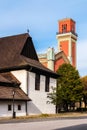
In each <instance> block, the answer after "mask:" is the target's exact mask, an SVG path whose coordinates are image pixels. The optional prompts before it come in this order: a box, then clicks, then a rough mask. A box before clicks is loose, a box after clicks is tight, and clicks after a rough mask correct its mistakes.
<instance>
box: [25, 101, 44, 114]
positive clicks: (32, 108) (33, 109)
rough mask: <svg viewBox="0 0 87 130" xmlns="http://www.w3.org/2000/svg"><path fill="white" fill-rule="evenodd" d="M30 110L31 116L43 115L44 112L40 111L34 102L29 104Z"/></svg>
mask: <svg viewBox="0 0 87 130" xmlns="http://www.w3.org/2000/svg"><path fill="white" fill-rule="evenodd" d="M28 106H29V108H28V113H29V114H42V112H41V111H40V110H39V109H38V107H37V106H36V105H35V104H34V103H33V102H32V101H30V102H29V105H28Z"/></svg>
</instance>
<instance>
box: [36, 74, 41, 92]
mask: <svg viewBox="0 0 87 130" xmlns="http://www.w3.org/2000/svg"><path fill="white" fill-rule="evenodd" d="M35 90H40V75H39V74H36V75H35Z"/></svg>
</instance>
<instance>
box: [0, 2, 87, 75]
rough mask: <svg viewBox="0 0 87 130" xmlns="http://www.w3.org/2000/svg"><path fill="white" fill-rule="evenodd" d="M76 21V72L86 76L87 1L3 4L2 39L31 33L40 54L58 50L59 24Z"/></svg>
mask: <svg viewBox="0 0 87 130" xmlns="http://www.w3.org/2000/svg"><path fill="white" fill-rule="evenodd" d="M63 18H72V19H74V20H75V21H76V32H77V34H78V40H77V69H78V71H79V73H80V75H81V76H85V75H87V0H0V37H4V36H8V35H16V34H20V33H26V32H27V29H29V33H30V35H31V37H32V39H33V42H34V45H35V48H36V50H37V52H39V53H41V52H45V51H46V50H47V48H48V47H54V48H55V49H56V48H57V39H56V32H58V20H60V19H63Z"/></svg>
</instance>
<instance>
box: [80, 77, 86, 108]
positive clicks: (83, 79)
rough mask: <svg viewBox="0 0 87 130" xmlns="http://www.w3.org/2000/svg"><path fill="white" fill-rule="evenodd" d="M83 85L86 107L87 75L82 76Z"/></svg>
mask: <svg viewBox="0 0 87 130" xmlns="http://www.w3.org/2000/svg"><path fill="white" fill-rule="evenodd" d="M81 81H82V85H83V101H84V103H85V108H86V104H87V76H84V77H82V78H81Z"/></svg>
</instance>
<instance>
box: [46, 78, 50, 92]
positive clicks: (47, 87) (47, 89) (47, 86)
mask: <svg viewBox="0 0 87 130" xmlns="http://www.w3.org/2000/svg"><path fill="white" fill-rule="evenodd" d="M45 92H49V77H47V76H46V79H45Z"/></svg>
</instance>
